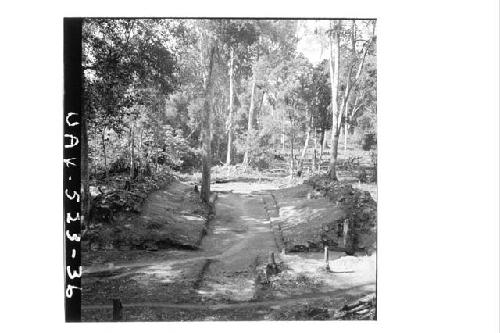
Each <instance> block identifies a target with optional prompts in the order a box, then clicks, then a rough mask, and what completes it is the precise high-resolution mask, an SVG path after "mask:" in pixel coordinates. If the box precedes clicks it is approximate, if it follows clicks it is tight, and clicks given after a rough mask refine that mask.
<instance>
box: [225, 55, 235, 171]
mask: <svg viewBox="0 0 500 333" xmlns="http://www.w3.org/2000/svg"><path fill="white" fill-rule="evenodd" d="M233 72H234V50H233V48H231V52H230V60H229V116H228V117H227V153H226V164H227V165H231V149H232V146H233V143H232V141H233V99H234V98H233V79H234V77H233Z"/></svg>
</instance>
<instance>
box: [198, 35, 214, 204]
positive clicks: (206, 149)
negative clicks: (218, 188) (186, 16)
mask: <svg viewBox="0 0 500 333" xmlns="http://www.w3.org/2000/svg"><path fill="white" fill-rule="evenodd" d="M215 49H216V44H215V41H212V42H211V46H210V53H209V63H208V75H207V76H206V80H205V89H204V90H205V92H204V95H205V102H204V104H203V116H202V132H201V141H202V150H201V158H202V161H201V165H202V170H201V191H200V198H201V200H203V201H204V202H205V203H208V202H209V200H210V168H211V166H212V156H211V155H212V151H211V145H210V139H211V136H212V134H211V126H210V118H211V113H212V112H211V108H212V69H213V64H214V54H215Z"/></svg>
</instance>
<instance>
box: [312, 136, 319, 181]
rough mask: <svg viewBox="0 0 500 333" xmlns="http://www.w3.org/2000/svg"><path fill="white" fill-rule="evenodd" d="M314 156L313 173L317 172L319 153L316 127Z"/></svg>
mask: <svg viewBox="0 0 500 333" xmlns="http://www.w3.org/2000/svg"><path fill="white" fill-rule="evenodd" d="M313 131H314V150H313V151H314V156H313V165H312V171H313V173H314V172H316V168H317V162H318V159H317V151H318V132H317V131H316V126H314V129H313Z"/></svg>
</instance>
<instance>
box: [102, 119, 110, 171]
mask: <svg viewBox="0 0 500 333" xmlns="http://www.w3.org/2000/svg"><path fill="white" fill-rule="evenodd" d="M105 132H106V128H104V129H103V130H102V132H101V139H102V153H103V155H104V176H105V179H106V180H108V177H109V173H108V162H107V158H106V136H105Z"/></svg>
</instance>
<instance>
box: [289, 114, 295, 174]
mask: <svg viewBox="0 0 500 333" xmlns="http://www.w3.org/2000/svg"><path fill="white" fill-rule="evenodd" d="M290 122H291V123H292V127H291V128H290V158H291V160H290V168H291V171H290V174H291V176H292V178H293V177H294V174H295V156H293V141H294V139H295V138H294V131H293V122H292V121H291V120H290Z"/></svg>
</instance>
